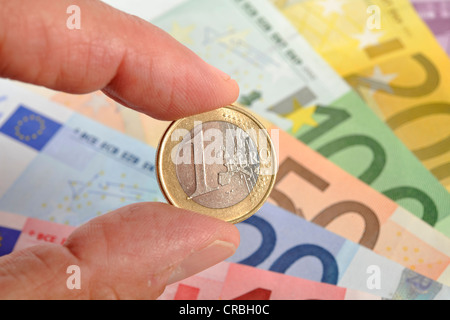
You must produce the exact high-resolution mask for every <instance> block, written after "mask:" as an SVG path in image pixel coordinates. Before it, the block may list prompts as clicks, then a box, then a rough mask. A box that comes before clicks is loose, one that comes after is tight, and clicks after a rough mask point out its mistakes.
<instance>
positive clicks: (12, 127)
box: [0, 79, 164, 226]
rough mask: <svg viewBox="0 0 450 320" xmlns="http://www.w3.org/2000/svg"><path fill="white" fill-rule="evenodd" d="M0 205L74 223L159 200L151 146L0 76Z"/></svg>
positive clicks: (38, 216)
mask: <svg viewBox="0 0 450 320" xmlns="http://www.w3.org/2000/svg"><path fill="white" fill-rule="evenodd" d="M0 92H1V93H0V96H1V97H3V100H2V101H0V128H1V129H0V146H1V151H0V176H1V177H2V181H1V183H0V208H1V210H4V211H8V212H13V213H20V214H24V215H26V216H30V217H35V218H40V219H43V220H50V221H55V222H59V223H63V224H69V225H73V226H78V225H80V224H82V223H84V222H86V221H88V220H89V219H91V218H92V217H93V216H95V215H100V214H102V213H105V212H108V211H111V210H113V209H115V208H118V207H121V206H124V205H126V204H130V203H134V202H138V201H162V200H163V199H164V197H163V195H162V194H161V192H160V189H159V186H158V183H157V180H156V175H155V162H154V161H155V150H154V149H153V148H149V147H148V146H147V145H146V144H144V143H143V142H139V141H137V140H135V139H133V138H130V137H128V136H126V135H123V134H121V133H119V132H117V131H115V130H112V129H110V128H107V127H105V126H99V125H98V124H97V123H96V122H94V121H92V120H90V119H88V118H86V117H83V116H81V115H79V114H77V113H76V112H74V111H72V110H70V109H67V108H64V107H61V106H60V105H57V104H55V103H50V102H49V101H48V100H47V99H45V98H42V97H40V96H37V95H33V94H31V95H30V94H28V92H27V91H26V90H24V89H23V88H19V87H17V86H14V85H13V84H12V83H10V82H9V81H7V80H4V79H2V80H0Z"/></svg>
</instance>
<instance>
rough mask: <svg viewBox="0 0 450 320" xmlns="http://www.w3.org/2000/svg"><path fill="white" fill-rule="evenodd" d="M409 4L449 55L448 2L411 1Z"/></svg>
mask: <svg viewBox="0 0 450 320" xmlns="http://www.w3.org/2000/svg"><path fill="white" fill-rule="evenodd" d="M411 2H412V4H413V5H414V8H415V9H416V11H417V13H418V14H419V15H420V17H421V18H422V19H423V20H424V21H425V23H426V24H427V26H428V27H429V28H430V29H431V31H432V32H433V34H434V36H435V37H436V40H437V41H438V42H439V43H440V45H441V46H442V48H443V49H444V50H445V51H446V52H447V54H448V55H450V1H448V0H412V1H411Z"/></svg>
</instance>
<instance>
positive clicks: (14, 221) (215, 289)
mask: <svg viewBox="0 0 450 320" xmlns="http://www.w3.org/2000/svg"><path fill="white" fill-rule="evenodd" d="M280 218H281V219H280ZM238 227H239V229H240V232H241V235H242V238H243V243H242V244H241V246H240V247H239V249H238V252H237V253H236V255H235V256H233V257H232V258H230V259H229V260H230V261H233V260H240V259H241V260H242V261H239V262H240V263H234V262H230V261H227V262H223V263H220V264H218V265H216V266H214V267H212V268H209V269H207V270H205V271H203V272H201V273H199V274H196V275H194V276H192V277H189V278H187V279H184V280H182V281H179V282H177V283H174V284H172V285H169V286H168V287H167V288H166V290H165V292H164V293H163V294H162V295H161V297H160V298H159V299H163V300H174V299H183V300H194V299H200V300H201V299H208V300H212V299H223V300H232V299H233V300H255V299H257V300H269V299H274V300H276V299H295V300H298V299H332V300H337V299H359V300H362V299H364V300H366V299H380V298H384V299H399V300H404V299H405V300H406V299H407V300H412V299H448V298H450V288H448V287H446V286H443V285H442V284H440V283H438V282H435V281H432V280H431V279H428V278H426V277H423V276H421V275H419V274H417V273H415V272H413V271H411V270H409V269H406V268H403V267H401V266H399V265H397V264H396V263H393V262H392V261H390V260H388V259H385V258H382V257H380V256H378V255H376V254H374V253H373V252H371V251H369V250H367V249H365V248H364V247H361V246H358V245H357V244H354V243H352V242H350V241H347V240H345V239H342V238H341V237H339V236H336V235H334V234H332V233H331V232H328V231H326V230H325V229H322V228H320V227H318V226H313V225H311V223H308V222H306V221H305V220H303V219H299V218H297V217H295V216H294V215H292V214H291V213H288V212H287V211H283V210H282V209H279V208H277V207H275V206H272V205H270V204H265V205H264V206H263V209H262V210H261V211H260V212H259V213H258V215H257V216H254V217H252V218H250V219H249V220H247V222H245V223H243V224H240V225H238ZM292 227H295V228H294V229H292ZM74 230H75V227H73V226H67V225H61V224H58V223H54V222H49V221H44V220H40V219H36V218H30V217H25V216H23V215H18V214H12V213H8V212H0V243H1V246H0V256H1V255H6V254H8V253H10V252H13V251H17V250H21V249H24V248H27V247H30V246H33V245H37V244H43V243H53V244H63V243H64V242H65V240H66V239H67V238H68V236H69V235H70V233H72V232H73V231H74ZM297 231H302V232H300V233H299V232H297ZM280 232H282V233H283V236H282V237H279V235H280ZM293 244H294V246H293V247H292V248H290V249H288V250H286V251H285V252H284V253H282V252H283V251H284V250H285V249H286V248H287V247H289V246H291V245H293ZM274 256H275V257H276V256H279V257H278V258H276V260H275V261H273V260H274ZM243 257H246V258H244V259H242V258H243ZM254 264H257V265H258V268H254V267H251V265H254ZM270 264H272V266H271V267H270V268H268V267H267V265H270ZM247 265H250V266H247ZM265 269H269V271H267V270H265ZM270 270H271V271H270ZM284 273H287V274H284ZM289 274H291V275H289ZM300 276H303V277H305V278H302V277H300ZM313 279H315V280H316V281H314V280H313ZM336 283H340V284H341V285H344V284H345V285H348V286H349V288H346V287H342V286H336V285H335V284H336ZM354 288H359V289H362V290H358V289H354ZM374 293H377V294H379V295H376V294H374Z"/></svg>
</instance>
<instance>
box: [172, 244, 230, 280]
mask: <svg viewBox="0 0 450 320" xmlns="http://www.w3.org/2000/svg"><path fill="white" fill-rule="evenodd" d="M235 251H236V246H235V245H234V244H233V243H230V242H225V241H221V240H216V241H214V242H213V243H211V244H210V245H209V246H207V247H206V248H204V249H201V250H200V251H195V252H193V253H192V254H191V255H190V256H188V257H187V258H186V259H184V260H183V261H182V262H181V263H180V264H179V265H178V266H177V267H176V269H175V270H174V271H173V272H172V274H171V276H170V277H169V280H168V281H167V284H171V283H174V282H177V281H180V280H182V279H185V278H187V277H190V276H192V275H194V274H196V273H198V272H200V271H203V270H205V269H208V268H209V267H212V266H213V265H215V264H217V263H219V262H222V261H223V260H225V259H226V258H228V257H230V256H232V255H233V254H234V252H235Z"/></svg>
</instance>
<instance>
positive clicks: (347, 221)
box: [35, 89, 450, 285]
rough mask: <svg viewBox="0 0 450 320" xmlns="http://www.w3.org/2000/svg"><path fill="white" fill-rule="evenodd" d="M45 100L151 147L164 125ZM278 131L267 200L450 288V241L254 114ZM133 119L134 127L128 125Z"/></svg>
mask: <svg viewBox="0 0 450 320" xmlns="http://www.w3.org/2000/svg"><path fill="white" fill-rule="evenodd" d="M35 90H39V91H40V93H41V94H43V95H46V96H47V97H51V98H52V99H53V100H54V101H56V102H59V103H62V104H64V105H66V106H67V107H69V108H71V109H74V110H76V111H78V112H80V113H82V114H84V115H86V116H89V117H91V118H93V119H95V120H97V121H99V122H101V123H103V124H106V125H109V126H110V127H113V128H115V129H117V130H120V131H122V132H125V133H127V134H129V135H132V136H134V137H135V138H137V139H140V140H142V141H144V142H147V143H148V144H150V145H151V146H153V147H157V145H158V142H159V139H160V138H161V136H162V134H163V133H164V130H165V129H166V127H167V126H168V124H169V122H164V121H158V120H155V119H152V118H150V117H148V116H145V115H141V114H138V113H137V112H135V111H132V110H125V107H122V106H120V105H118V104H117V103H116V102H114V101H112V100H111V99H109V98H107V97H106V96H105V95H103V94H102V93H101V92H95V93H91V94H88V95H69V94H65V93H55V92H51V91H48V90H43V89H35ZM257 117H258V118H259V119H260V120H261V121H262V122H263V123H264V124H265V125H266V127H267V128H269V131H272V132H278V134H279V136H278V137H275V138H277V140H278V141H279V148H278V149H279V150H278V156H279V171H278V177H277V181H276V184H275V186H274V190H273V191H272V193H271V195H270V198H269V201H270V202H272V203H274V204H277V205H278V206H280V207H282V208H284V209H286V210H288V211H290V212H292V213H295V214H296V215H298V216H301V217H303V218H305V219H306V220H308V221H312V222H314V223H316V224H318V225H321V226H323V227H325V228H326V229H328V230H330V231H333V232H335V233H337V234H339V235H340V236H342V237H344V238H346V239H348V240H351V241H354V242H356V243H360V244H361V245H363V246H365V247H367V248H369V249H371V250H373V251H374V252H376V253H377V254H379V255H382V256H384V257H387V258H389V259H391V260H394V261H396V262H397V263H399V264H401V265H403V266H405V267H407V268H410V269H412V270H414V271H416V272H417V273H420V274H422V275H424V276H427V277H429V278H432V279H434V280H437V281H439V282H441V283H444V284H447V285H450V239H449V238H447V237H446V236H444V235H443V234H442V233H440V232H439V231H437V230H435V229H433V227H431V226H430V225H428V224H426V223H425V222H424V221H423V220H421V219H419V218H418V217H416V216H414V215H413V214H411V213H410V212H409V211H407V210H405V209H403V208H402V207H400V206H399V205H398V204H397V203H395V202H394V201H392V200H391V199H389V198H388V197H386V196H384V195H382V194H381V193H379V192H378V191H376V190H374V189H372V188H371V187H370V186H368V185H366V184H365V183H363V182H361V181H360V180H359V179H357V178H355V177H353V176H352V175H350V174H349V173H347V172H346V171H344V170H342V169H341V168H339V167H338V166H337V165H335V164H333V163H332V162H330V161H329V160H327V159H326V158H324V157H323V156H322V155H320V154H318V153H317V152H315V151H314V150H312V149H311V148H309V147H308V146H306V145H305V144H303V143H302V142H300V141H298V140H296V139H295V138H293V137H292V136H290V135H289V134H287V133H286V132H284V131H282V130H273V129H278V128H276V127H275V126H273V125H272V124H271V123H270V122H268V121H266V120H264V119H262V118H261V117H259V116H257ZM128 124H132V125H130V126H129V125H128Z"/></svg>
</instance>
